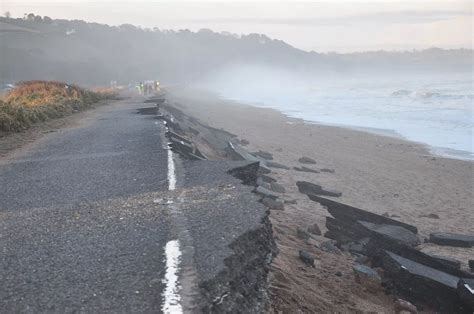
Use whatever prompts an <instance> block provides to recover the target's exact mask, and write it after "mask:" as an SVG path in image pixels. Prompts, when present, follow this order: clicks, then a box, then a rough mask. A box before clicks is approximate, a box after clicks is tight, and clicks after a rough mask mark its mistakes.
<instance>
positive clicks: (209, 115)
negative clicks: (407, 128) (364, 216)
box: [168, 87, 474, 312]
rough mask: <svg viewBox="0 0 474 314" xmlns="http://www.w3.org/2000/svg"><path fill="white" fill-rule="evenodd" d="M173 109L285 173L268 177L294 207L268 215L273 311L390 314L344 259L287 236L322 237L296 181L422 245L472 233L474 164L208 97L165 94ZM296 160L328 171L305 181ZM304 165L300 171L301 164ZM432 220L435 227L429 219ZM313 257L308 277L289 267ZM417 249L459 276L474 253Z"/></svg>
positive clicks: (321, 216)
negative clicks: (406, 231) (398, 226)
mask: <svg viewBox="0 0 474 314" xmlns="http://www.w3.org/2000/svg"><path fill="white" fill-rule="evenodd" d="M168 99H169V100H170V101H171V102H172V103H173V105H174V106H176V107H178V108H179V109H181V110H183V111H184V112H185V113H187V114H189V115H191V116H193V117H196V118H197V119H199V120H201V121H202V122H204V123H207V124H208V125H210V126H212V127H215V128H222V129H224V130H226V131H229V132H231V133H234V134H236V135H238V137H239V138H240V139H246V140H248V141H249V143H250V144H249V145H248V146H246V149H247V150H249V151H258V150H262V151H266V152H269V153H271V154H272V155H273V158H274V161H276V162H278V163H281V164H284V165H286V166H288V167H290V168H291V169H290V170H285V169H273V168H272V174H271V176H272V177H274V178H275V179H277V180H278V183H280V184H282V185H283V186H284V187H285V188H286V193H285V196H284V198H285V199H287V200H296V204H287V205H285V210H284V211H272V213H271V221H272V224H273V227H274V232H275V236H276V239H277V244H278V247H279V250H280V254H279V255H278V257H277V258H276V259H275V260H274V262H273V264H272V272H271V277H270V278H271V280H270V292H271V295H272V299H273V300H272V302H273V305H272V310H273V311H275V312H278V311H283V312H287V311H289V310H290V309H293V310H294V308H295V306H297V307H298V309H299V310H300V311H303V312H327V311H342V312H344V311H375V312H393V305H392V303H393V298H392V297H391V296H386V295H385V294H384V293H383V291H379V292H375V293H374V292H369V291H365V290H364V289H360V286H359V285H358V284H357V283H355V282H354V280H353V274H352V269H351V265H352V264H353V258H352V257H351V256H350V255H348V254H342V255H337V254H332V253H327V252H323V251H321V250H317V249H316V248H317V246H318V243H322V242H324V241H325V240H327V239H326V238H324V237H323V236H320V237H315V241H314V242H315V244H314V245H311V243H310V244H308V243H305V242H304V241H303V240H300V239H298V238H297V237H296V235H295V233H296V231H295V230H296V227H298V226H299V227H302V228H306V227H308V226H309V225H311V224H313V223H317V225H318V226H319V227H320V228H321V230H322V231H323V233H324V231H325V230H326V228H325V217H326V216H327V215H328V213H327V211H326V209H325V208H324V207H322V206H321V205H319V204H318V203H315V202H312V201H311V200H309V199H308V198H307V196H306V195H304V194H300V193H299V192H298V189H297V187H296V184H295V183H296V181H299V180H304V181H309V182H314V183H319V184H321V185H322V186H324V187H327V188H331V189H336V190H339V191H341V192H342V197H340V198H338V201H340V202H343V203H346V204H350V205H353V206H356V207H359V208H363V209H366V210H369V211H372V212H374V213H377V214H385V215H388V216H389V217H391V218H393V219H396V220H400V221H402V222H406V223H410V224H412V225H415V226H416V227H418V230H419V235H420V237H421V238H422V241H423V240H424V239H426V238H428V237H429V234H430V233H431V232H437V231H444V232H454V233H461V234H474V211H473V209H472V204H473V191H474V189H473V163H472V162H470V161H462V160H455V159H447V158H442V157H438V156H434V155H431V154H430V153H429V150H428V149H427V148H426V147H424V146H423V145H421V144H418V143H413V142H408V141H405V140H403V139H398V138H394V137H386V136H381V135H375V134H371V133H367V132H364V131H358V130H351V129H346V128H340V127H332V126H323V125H317V124H310V123H306V122H305V121H303V120H299V119H292V118H288V117H286V116H284V115H283V114H281V113H280V112H278V111H276V110H272V109H262V108H256V107H252V106H249V105H244V104H238V103H235V102H231V101H228V100H225V99H220V98H218V97H216V96H215V95H213V94H210V93H205V92H200V91H196V90H190V89H183V88H177V87H175V88H169V89H168ZM302 156H307V157H310V158H313V159H314V160H316V161H317V163H316V164H315V165H309V167H311V168H313V169H316V170H318V169H322V168H327V169H333V170H334V172H333V173H332V172H321V173H307V172H299V171H296V170H294V169H293V167H295V166H302V164H301V163H299V162H298V159H299V158H300V157H302ZM307 166H308V165H307ZM433 217H434V218H433ZM299 248H304V249H307V250H309V251H311V252H312V253H313V254H315V256H316V258H317V265H316V267H315V269H308V268H307V267H305V266H303V265H302V264H301V263H299V262H298V261H297V255H298V249H299ZM421 250H422V251H424V252H428V253H434V254H437V255H442V256H447V257H453V258H456V259H458V260H460V261H461V263H462V267H463V268H464V269H467V267H468V266H467V261H468V259H470V258H471V259H472V258H473V256H474V249H472V248H471V249H465V248H453V247H446V246H438V245H434V244H430V243H423V244H422V245H421Z"/></svg>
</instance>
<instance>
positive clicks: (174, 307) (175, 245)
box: [161, 240, 183, 314]
mask: <svg viewBox="0 0 474 314" xmlns="http://www.w3.org/2000/svg"><path fill="white" fill-rule="evenodd" d="M165 256H166V274H165V279H164V280H165V283H166V289H165V291H163V304H162V306H161V310H162V312H163V313H170V314H171V313H172V314H174V313H183V308H182V307H181V296H180V294H179V292H180V290H181V286H180V285H179V282H178V271H179V263H180V261H181V251H180V249H179V241H178V240H171V241H168V243H166V247H165Z"/></svg>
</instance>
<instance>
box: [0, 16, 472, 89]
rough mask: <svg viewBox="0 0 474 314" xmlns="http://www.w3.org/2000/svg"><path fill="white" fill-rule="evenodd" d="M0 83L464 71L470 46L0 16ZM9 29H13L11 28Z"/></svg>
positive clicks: (86, 82)
mask: <svg viewBox="0 0 474 314" xmlns="http://www.w3.org/2000/svg"><path fill="white" fill-rule="evenodd" d="M0 23H1V27H0V36H1V37H0V38H1V40H0V44H1V47H0V49H1V57H0V76H1V80H2V81H3V83H10V82H15V81H19V80H29V79H47V80H64V81H73V82H76V83H80V84H87V85H91V84H107V83H108V82H109V81H111V80H116V81H118V82H119V83H120V84H126V83H128V82H132V81H137V80H146V79H155V78H158V79H160V80H161V81H163V82H167V83H176V82H188V81H191V80H196V79H198V78H199V77H200V76H201V75H203V74H205V73H206V72H208V71H212V70H216V69H219V68H220V67H222V66H225V65H230V64H236V63H237V64H240V63H246V64H257V65H267V66H278V67H282V68H286V69H292V70H294V71H296V72H304V73H309V74H311V75H317V74H321V73H325V72H327V71H331V72H337V73H343V74H345V73H352V72H361V71H364V72H365V71H376V72H390V73H393V72H394V71H395V72H403V71H407V70H410V71H436V72H443V71H446V70H449V71H471V70H472V61H471V60H472V56H473V52H472V50H465V49H460V50H442V49H437V48H433V49H429V50H424V51H413V52H384V51H379V52H368V53H354V54H336V53H329V54H320V53H317V52H306V51H302V50H299V49H296V48H294V47H292V46H290V45H288V44H286V43H285V42H283V41H280V40H275V39H270V38H268V37H267V36H265V35H260V34H249V35H241V36H240V35H235V34H230V33H215V32H213V31H211V30H200V31H199V32H191V31H189V30H179V31H172V30H159V29H153V30H150V29H141V28H137V27H135V26H133V25H121V26H108V25H103V24H97V23H86V22H84V21H79V20H72V21H69V20H52V19H49V18H41V17H39V16H34V15H30V18H28V19H12V18H10V19H7V18H0ZM11 30H15V31H11Z"/></svg>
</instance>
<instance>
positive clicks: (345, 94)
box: [204, 72, 474, 160]
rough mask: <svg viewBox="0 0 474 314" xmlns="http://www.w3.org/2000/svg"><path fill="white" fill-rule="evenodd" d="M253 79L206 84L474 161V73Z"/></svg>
mask: <svg viewBox="0 0 474 314" xmlns="http://www.w3.org/2000/svg"><path fill="white" fill-rule="evenodd" d="M251 74H252V73H248V75H246V74H245V73H244V74H242V73H239V75H225V76H222V75H221V76H220V77H219V76H218V77H214V78H213V79H211V80H209V79H208V80H207V81H206V82H205V84H204V85H205V86H206V88H208V89H210V90H211V91H213V92H215V93H217V94H219V95H220V96H221V97H223V98H226V99H230V100H233V101H237V102H241V103H246V104H250V105H253V106H257V107H264V108H274V109H277V110H279V111H281V112H282V113H284V114H285V115H287V116H289V117H294V118H301V119H304V120H305V121H307V122H308V123H318V124H324V125H333V126H339V127H346V128H353V129H357V130H364V131H367V132H372V133H377V134H382V135H385V136H397V137H402V138H404V139H407V140H410V141H414V142H418V143H422V144H424V145H426V146H428V147H429V149H430V150H431V152H432V153H433V154H436V155H440V156H444V157H449V158H456V159H464V160H474V150H473V129H474V115H473V113H474V112H473V111H474V104H473V103H474V85H473V76H472V72H466V73H451V74H446V73H442V74H438V75H406V76H400V75H398V76H397V77H390V76H377V77H373V76H369V75H367V76H358V77H351V78H344V77H328V78H327V79H324V78H318V79H314V80H312V79H307V78H305V79H302V80H300V79H298V78H296V77H295V76H291V75H284V74H281V73H268V74H267V75H260V76H259V75H251ZM260 74H261V73H260ZM279 75H282V76H283V75H284V79H278V76H279Z"/></svg>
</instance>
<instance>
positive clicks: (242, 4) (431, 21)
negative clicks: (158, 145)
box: [0, 0, 474, 52]
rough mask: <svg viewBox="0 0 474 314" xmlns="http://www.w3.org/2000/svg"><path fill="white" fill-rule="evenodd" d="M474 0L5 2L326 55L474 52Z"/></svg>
mask: <svg viewBox="0 0 474 314" xmlns="http://www.w3.org/2000/svg"><path fill="white" fill-rule="evenodd" d="M473 2H474V1H459V0H442V1H425V0H410V1H400V0H399V1H396V0H395V1H394V0H391V1H385V0H377V1H372V2H367V1H356V0H352V1H348V0H344V1H340V0H332V1H305V2H300V1H299V2H288V1H287V2H274V1H238V2H235V1H225V0H222V1H176V0H175V1H160V0H154V1H133V0H122V1H111V0H98V1H81V0H62V1H59V0H49V1H44V0H43V1H42V0H24V1H22V0H0V7H1V10H2V11H10V12H11V14H12V15H13V16H14V17H21V16H23V14H24V13H30V12H33V13H35V14H40V15H48V16H50V17H52V18H64V19H82V20H86V21H91V22H99V23H106V24H109V25H119V24H124V23H130V24H135V25H140V26H143V27H150V28H153V27H158V28H160V29H190V30H193V31H197V30H199V29H201V28H209V29H212V30H214V31H228V32H232V33H237V34H248V33H263V34H266V35H268V36H269V37H271V38H278V39H282V40H284V41H286V42H288V43H289V44H291V45H293V46H295V47H298V48H301V49H304V50H315V51H320V52H327V51H339V52H352V51H365V50H378V49H390V50H392V49H396V50H407V49H414V48H415V49H422V48H429V47H434V46H436V47H441V48H461V47H464V48H472V47H473V42H472V38H473V27H474V24H473V23H474V20H473Z"/></svg>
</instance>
